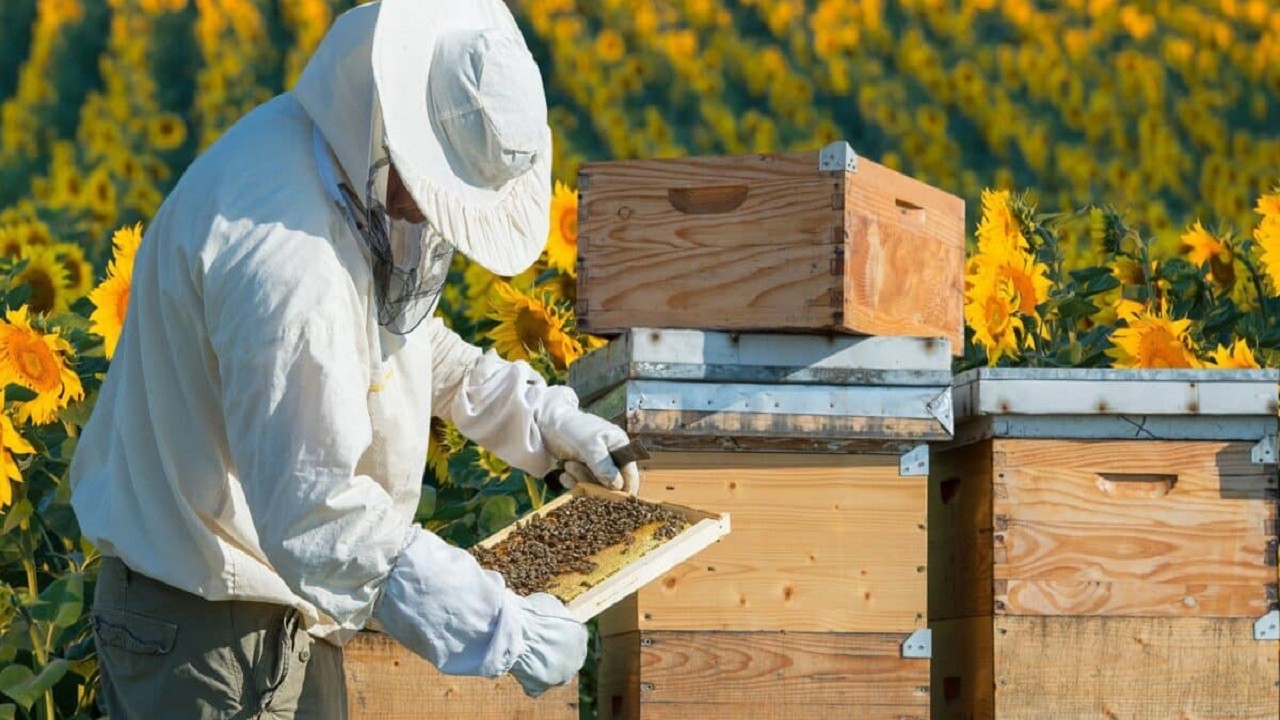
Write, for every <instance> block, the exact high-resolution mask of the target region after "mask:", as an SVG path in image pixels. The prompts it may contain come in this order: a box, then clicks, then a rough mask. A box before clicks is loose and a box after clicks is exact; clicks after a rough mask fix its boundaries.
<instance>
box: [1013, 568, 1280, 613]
mask: <svg viewBox="0 0 1280 720" xmlns="http://www.w3.org/2000/svg"><path fill="white" fill-rule="evenodd" d="M1273 572H1274V570H1273ZM995 589H996V594H995V607H996V612H997V613H998V614H1009V615H1132V616H1149V617H1259V616H1262V615H1264V614H1266V612H1267V611H1268V610H1269V609H1270V608H1271V606H1272V605H1273V604H1274V602H1275V586H1274V584H1272V585H1270V586H1256V587H1254V586H1244V585H1196V584H1190V585H1165V584H1160V583H1155V582H1150V583H1142V582H1131V583H1117V582H1088V581H1059V580H1008V581H1004V580H1001V581H997V582H996V583H995Z"/></svg>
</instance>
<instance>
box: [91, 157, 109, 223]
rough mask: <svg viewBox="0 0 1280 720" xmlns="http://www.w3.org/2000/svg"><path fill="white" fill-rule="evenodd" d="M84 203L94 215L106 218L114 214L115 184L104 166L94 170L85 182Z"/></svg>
mask: <svg viewBox="0 0 1280 720" xmlns="http://www.w3.org/2000/svg"><path fill="white" fill-rule="evenodd" d="M84 205H85V206H86V207H87V208H89V211H90V212H92V213H93V215H94V217H97V218H101V219H104V220H108V219H111V218H114V217H115V215H116V184H115V183H114V182H112V180H111V173H110V172H108V171H107V168H106V167H105V166H103V167H100V168H98V169H97V170H94V171H93V172H92V173H91V174H90V175H89V179H88V180H87V181H86V182H85V188H84Z"/></svg>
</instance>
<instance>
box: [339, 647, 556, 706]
mask: <svg viewBox="0 0 1280 720" xmlns="http://www.w3.org/2000/svg"><path fill="white" fill-rule="evenodd" d="M342 668H343V673H344V675H345V676H346V683H347V717H348V718H349V719H350V720H421V718H424V717H430V718H455V717H456V718H468V719H469V720H471V719H475V720H578V683H577V681H576V680H575V681H573V682H571V683H569V684H568V685H565V686H563V687H558V688H552V689H551V690H548V691H547V692H546V694H544V695H543V696H542V697H540V698H537V699H532V698H529V697H527V696H526V695H525V694H524V691H523V690H522V689H521V688H520V683H518V682H516V681H515V680H513V679H511V678H509V677H503V678H498V679H489V678H479V677H459V676H455V675H444V674H442V673H441V672H440V671H439V670H437V669H436V668H435V666H434V665H432V664H431V663H429V662H427V661H426V660H424V659H423V658H420V657H418V656H417V655H415V654H413V653H412V652H410V651H409V650H408V648H406V647H404V646H403V645H401V644H400V643H398V642H396V641H395V640H394V639H392V638H391V637H390V636H389V635H384V634H382V633H378V632H362V633H359V634H357V635H356V636H355V637H354V638H352V640H351V641H350V642H349V643H347V645H346V647H345V648H344V649H343V654H342Z"/></svg>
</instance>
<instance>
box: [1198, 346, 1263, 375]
mask: <svg viewBox="0 0 1280 720" xmlns="http://www.w3.org/2000/svg"><path fill="white" fill-rule="evenodd" d="M1208 367H1213V368H1219V369H1231V370H1257V369H1259V368H1261V367H1262V366H1261V365H1259V364H1258V359H1257V358H1256V357H1254V354H1253V350H1252V349H1251V348H1250V347H1249V343H1248V342H1246V341H1245V339H1244V338H1239V339H1237V340H1236V341H1235V342H1234V343H1232V344H1231V347H1227V346H1225V345H1219V346H1218V347H1217V348H1215V349H1214V350H1213V352H1211V353H1209V362H1208Z"/></svg>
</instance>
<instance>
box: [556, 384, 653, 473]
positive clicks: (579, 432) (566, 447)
mask: <svg viewBox="0 0 1280 720" xmlns="http://www.w3.org/2000/svg"><path fill="white" fill-rule="evenodd" d="M570 397H572V396H571V395H569V394H565V395H559V394H557V395H555V396H552V397H548V398H547V400H548V402H546V404H545V405H544V407H542V408H541V412H539V413H538V415H537V424H538V431H539V433H541V435H542V441H543V443H545V444H546V446H547V449H548V450H550V451H551V454H552V455H553V456H555V458H556V459H557V460H560V461H562V462H564V476H563V477H562V478H561V483H562V484H564V486H565V487H573V485H574V484H576V483H580V482H595V483H599V484H601V485H604V486H605V487H608V488H613V489H614V490H626V491H627V492H629V493H631V494H632V495H635V494H636V493H638V492H640V468H639V467H638V466H637V465H636V463H634V462H630V463H627V464H625V465H623V466H622V467H621V468H619V467H618V466H617V464H616V463H614V461H613V458H611V457H609V453H610V452H612V451H614V450H620V449H622V448H624V447H626V446H627V445H629V444H630V443H631V439H630V438H628V437H627V433H626V432H625V431H623V429H622V428H620V427H618V426H617V425H614V424H613V423H611V422H609V421H608V420H605V419H603V418H600V417H597V416H595V415H592V414H591V413H587V412H583V411H582V410H581V409H579V408H578V406H577V404H576V402H569V398H570Z"/></svg>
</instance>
